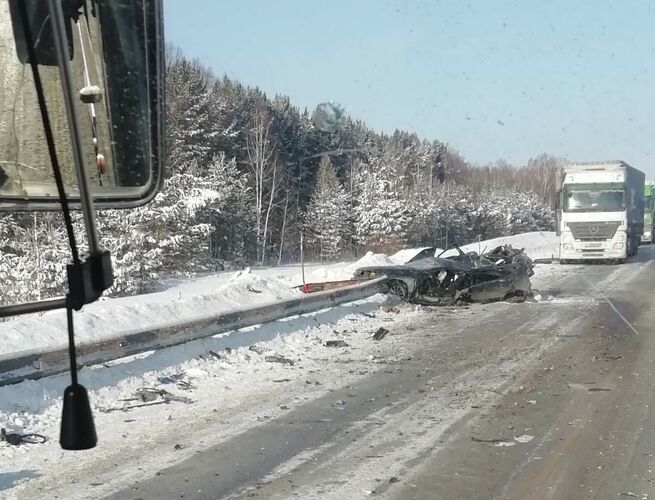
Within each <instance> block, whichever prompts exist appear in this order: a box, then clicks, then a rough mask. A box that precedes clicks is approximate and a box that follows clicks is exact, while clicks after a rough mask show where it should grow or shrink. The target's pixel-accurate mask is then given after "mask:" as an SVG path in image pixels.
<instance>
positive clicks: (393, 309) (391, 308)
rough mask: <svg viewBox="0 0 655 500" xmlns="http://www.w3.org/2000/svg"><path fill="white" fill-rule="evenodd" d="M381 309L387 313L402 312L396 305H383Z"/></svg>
mask: <svg viewBox="0 0 655 500" xmlns="http://www.w3.org/2000/svg"><path fill="white" fill-rule="evenodd" d="M381 309H382V311H383V312H385V313H390V314H400V309H398V308H397V307H396V306H382V307H381Z"/></svg>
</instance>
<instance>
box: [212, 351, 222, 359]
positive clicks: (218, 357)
mask: <svg viewBox="0 0 655 500" xmlns="http://www.w3.org/2000/svg"><path fill="white" fill-rule="evenodd" d="M208 354H209V355H210V356H212V357H214V358H216V359H223V358H225V356H221V355H220V354H218V353H217V352H216V351H211V350H210V351H209V352H208Z"/></svg>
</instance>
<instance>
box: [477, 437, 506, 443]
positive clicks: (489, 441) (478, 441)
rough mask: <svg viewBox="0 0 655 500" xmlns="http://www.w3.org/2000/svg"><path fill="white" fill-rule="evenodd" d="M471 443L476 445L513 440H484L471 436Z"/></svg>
mask: <svg viewBox="0 0 655 500" xmlns="http://www.w3.org/2000/svg"><path fill="white" fill-rule="evenodd" d="M471 441H475V442H476V443H502V442H504V441H511V439H500V438H495V439H482V438H479V437H475V436H471Z"/></svg>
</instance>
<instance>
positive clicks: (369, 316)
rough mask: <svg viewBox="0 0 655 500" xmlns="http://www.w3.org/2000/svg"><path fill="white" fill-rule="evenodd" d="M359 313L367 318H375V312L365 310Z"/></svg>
mask: <svg viewBox="0 0 655 500" xmlns="http://www.w3.org/2000/svg"><path fill="white" fill-rule="evenodd" d="M359 314H361V315H362V316H366V317H367V318H375V314H369V313H365V312H360V313H359Z"/></svg>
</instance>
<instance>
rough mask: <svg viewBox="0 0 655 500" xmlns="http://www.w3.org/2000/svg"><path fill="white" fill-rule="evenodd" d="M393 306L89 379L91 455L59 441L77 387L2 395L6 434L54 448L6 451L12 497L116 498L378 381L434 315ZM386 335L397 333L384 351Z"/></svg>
mask: <svg viewBox="0 0 655 500" xmlns="http://www.w3.org/2000/svg"><path fill="white" fill-rule="evenodd" d="M386 301H387V299H386V298H385V297H382V296H376V297H373V298H371V299H368V300H365V301H360V302H357V303H352V304H348V305H345V306H339V307H335V308H332V309H327V310H324V311H320V312H317V313H314V314H310V315H305V316H301V317H294V318H289V319H287V320H282V321H277V322H274V323H270V324H267V325H260V326H257V327H251V328H248V329H244V330H241V331H238V332H231V333H230V334H222V335H219V336H217V337H216V338H209V339H204V340H202V341H194V342H190V343H188V344H186V345H182V346H177V347H173V348H169V349H164V350H161V351H158V352H152V353H146V354H143V355H138V356H134V357H130V358H126V359H123V360H118V361H115V362H112V363H108V364H106V365H103V366H94V367H90V368H84V369H82V370H81V372H80V380H81V382H82V383H83V384H84V385H85V386H86V387H87V388H88V389H89V393H90V398H91V401H92V405H93V411H94V415H95V419H96V427H97V430H98V434H99V444H98V447H97V448H95V449H93V450H89V451H85V452H65V451H63V450H61V449H60V447H59V444H58V442H57V439H58V431H59V429H58V425H59V417H60V412H61V394H62V392H63V389H64V387H65V386H66V385H67V383H68V379H67V376H64V375H62V376H57V377H50V378H47V379H43V380H39V381H25V382H22V383H20V384H17V385H12V386H5V387H0V422H2V426H3V427H6V428H7V431H8V432H18V433H28V432H38V433H40V434H43V435H45V436H47V437H48V438H49V440H48V442H47V443H46V444H44V445H26V444H23V445H21V446H17V447H16V446H10V445H8V444H0V462H2V464H3V473H2V474H1V475H0V492H2V496H3V498H5V497H7V498H12V497H18V498H36V497H38V498H56V495H57V494H59V495H60V496H59V498H64V497H65V498H77V497H79V498H84V497H88V495H89V492H92V496H95V495H101V494H104V493H107V492H109V491H111V490H112V489H113V488H116V487H117V485H118V486H120V485H124V484H125V483H126V481H128V480H129V479H130V478H133V477H134V478H136V477H142V476H143V475H144V474H154V473H155V472H156V471H157V470H159V469H161V468H162V467H165V466H167V465H170V463H172V462H174V461H175V462H176V461H179V460H182V459H184V458H188V457H189V456H191V455H192V454H193V453H194V452H195V451H196V450H199V449H203V448H204V447H206V446H209V445H210V444H212V443H213V442H214V441H215V436H216V435H217V434H218V435H220V436H221V437H222V438H225V439H227V438H228V437H230V436H233V435H235V434H237V433H239V432H240V431H242V430H244V429H246V428H248V427H250V426H253V425H256V424H257V422H261V421H266V420H268V419H273V418H275V417H276V416H277V415H279V414H280V413H281V412H284V411H287V410H288V409H290V408H293V407H294V406H295V405H298V404H300V403H302V402H305V401H306V400H308V399H313V398H316V397H319V396H321V395H322V394H324V393H325V392H327V391H328V390H330V389H331V388H334V387H337V386H342V385H343V384H345V383H348V380H350V379H353V378H355V377H358V376H362V375H363V374H365V373H368V371H369V370H375V369H376V368H375V367H376V366H377V361H378V360H380V362H384V363H387V362H389V361H390V360H393V359H394V358H395V357H397V356H399V355H401V353H402V349H398V345H397V342H393V341H390V340H389V339H392V338H393V337H394V336H395V335H396V334H397V332H398V330H399V329H400V330H402V328H403V325H404V324H408V323H411V322H412V321H416V319H417V317H419V316H420V315H422V314H425V313H426V312H425V310H424V309H422V308H420V307H414V306H409V305H405V304H403V305H400V306H386V305H385V306H382V308H380V305H381V304H383V303H385V302H386ZM391 325H393V326H391ZM379 328H387V329H389V330H390V332H389V333H388V336H385V338H384V339H382V340H380V341H376V340H374V339H373V338H372V335H373V334H374V333H375V332H376V331H377V330H378V329H379ZM230 336H232V337H233V338H234V342H233V344H234V345H239V344H246V343H247V342H244V339H247V338H251V339H266V338H269V339H270V340H267V341H262V342H258V343H257V344H255V345H252V346H248V347H238V348H234V349H230V348H226V343H229V341H226V339H229V338H230ZM329 341H334V342H329ZM326 344H327V345H326ZM329 344H333V345H335V347H330V346H329ZM162 391H163V392H162ZM139 405H144V406H139ZM148 405H152V406H148ZM237 414H238V417H236V418H235V415H237ZM188 422H193V423H194V425H193V426H189V425H187V423H188ZM203 422H205V423H206V424H207V425H206V427H205V426H203V425H198V424H200V423H203ZM210 427H211V432H210V433H209V434H208V432H209V431H208V430H207V429H208V428H210ZM158 450H159V451H158ZM171 451H174V453H172V454H171ZM171 455H172V458H171ZM87 468H88V473H87V474H84V473H83V471H85V470H87ZM80 477H86V480H84V481H83V480H82V479H80Z"/></svg>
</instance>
